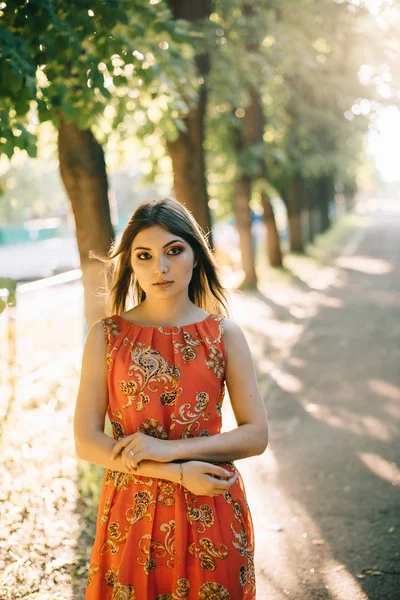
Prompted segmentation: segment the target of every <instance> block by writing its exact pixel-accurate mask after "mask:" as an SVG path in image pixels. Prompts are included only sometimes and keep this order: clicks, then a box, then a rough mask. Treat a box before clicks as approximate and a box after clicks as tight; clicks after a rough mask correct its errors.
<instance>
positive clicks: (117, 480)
mask: <svg viewBox="0 0 400 600" xmlns="http://www.w3.org/2000/svg"><path fill="white" fill-rule="evenodd" d="M102 323H103V326H104V331H105V337H106V343H107V364H108V392H109V405H108V416H109V418H110V421H111V424H112V427H113V436H114V438H116V439H117V438H120V437H122V436H125V435H130V434H132V433H134V432H136V431H141V432H144V433H146V434H147V435H152V436H154V437H157V438H161V439H165V440H166V439H178V438H189V437H194V436H209V435H215V434H217V433H219V432H220V430H221V424H222V421H221V406H222V401H223V397H224V393H225V381H224V372H225V358H226V354H225V346H224V333H223V324H224V317H223V316H221V315H213V314H209V315H208V316H207V317H206V318H205V319H204V320H203V321H199V322H197V323H192V324H189V325H183V326H179V327H178V326H176V327H146V326H141V325H137V324H135V323H131V322H129V321H127V320H126V319H124V318H122V317H120V316H117V315H114V316H112V317H109V318H105V319H103V320H102ZM221 466H223V467H224V468H226V469H227V470H229V471H231V472H234V471H236V467H235V466H234V464H233V463H223V464H222V463H221ZM254 598H255V574H254V535H253V524H252V519H251V515H250V511H249V507H248V504H247V500H246V495H245V490H244V485H243V481H242V478H241V477H240V475H239V477H238V480H237V481H236V483H235V484H234V485H233V486H232V487H231V488H230V490H229V492H227V493H226V494H221V495H217V496H214V497H211V496H196V495H194V494H192V493H191V492H190V491H189V490H188V489H186V488H185V487H184V486H182V487H181V486H180V485H179V484H176V483H173V482H170V481H167V480H164V479H159V478H150V477H143V476H138V475H134V474H125V473H122V472H120V471H112V470H110V469H107V470H106V472H105V475H104V479H103V485H102V491H101V499H100V505H99V512H98V517H97V527H96V539H95V542H94V546H93V550H92V556H91V560H90V564H89V573H88V582H87V588H86V600H207V599H208V600H254Z"/></svg>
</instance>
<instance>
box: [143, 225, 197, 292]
mask: <svg viewBox="0 0 400 600" xmlns="http://www.w3.org/2000/svg"><path fill="white" fill-rule="evenodd" d="M131 265H132V269H133V272H134V273H135V274H136V278H137V280H138V282H139V285H140V287H141V288H142V290H144V292H145V293H146V296H150V295H151V296H157V297H160V298H162V297H167V296H174V295H176V294H178V293H180V292H182V291H184V290H187V288H188V286H189V283H190V280H191V279H192V274H193V268H194V266H195V258H194V253H193V250H192V248H191V246H190V245H189V244H188V243H187V242H186V241H185V240H184V239H183V238H181V237H180V236H178V235H175V234H174V233H170V232H169V231H168V230H167V229H165V228H164V227H161V226H160V225H153V226H152V227H149V228H148V229H143V230H142V231H140V232H139V233H138V234H137V235H136V237H135V238H134V240H133V243H132V249H131Z"/></svg>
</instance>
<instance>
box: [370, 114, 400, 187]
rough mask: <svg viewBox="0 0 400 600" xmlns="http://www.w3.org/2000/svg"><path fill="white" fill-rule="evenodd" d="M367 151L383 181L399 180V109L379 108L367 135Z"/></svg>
mask: <svg viewBox="0 0 400 600" xmlns="http://www.w3.org/2000/svg"><path fill="white" fill-rule="evenodd" d="M368 151H369V153H370V154H371V155H372V156H373V157H374V159H375V164H376V168H377V169H378V171H379V172H380V173H381V175H382V179H384V180H385V181H400V110H399V109H398V108H397V107H395V106H388V107H385V108H382V109H380V111H379V117H378V120H377V122H376V126H375V127H374V130H372V131H371V132H370V133H369V136H368Z"/></svg>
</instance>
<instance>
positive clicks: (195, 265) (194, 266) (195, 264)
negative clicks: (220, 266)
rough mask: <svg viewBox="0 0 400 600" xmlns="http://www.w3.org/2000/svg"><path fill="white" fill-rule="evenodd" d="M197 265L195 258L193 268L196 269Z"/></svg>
mask: <svg viewBox="0 0 400 600" xmlns="http://www.w3.org/2000/svg"><path fill="white" fill-rule="evenodd" d="M196 267H197V260H196V259H194V263H193V269H195V268H196Z"/></svg>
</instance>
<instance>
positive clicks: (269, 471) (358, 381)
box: [238, 212, 400, 600]
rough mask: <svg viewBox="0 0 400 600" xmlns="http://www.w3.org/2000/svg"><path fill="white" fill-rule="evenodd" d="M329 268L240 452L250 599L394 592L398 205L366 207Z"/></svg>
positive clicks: (399, 555) (399, 467) (382, 596)
mask: <svg viewBox="0 0 400 600" xmlns="http://www.w3.org/2000/svg"><path fill="white" fill-rule="evenodd" d="M357 246H358V247H357ZM337 268H338V271H337V277H336V280H335V282H334V284H333V285H332V286H331V287H330V288H328V290H327V291H326V293H325V301H324V302H323V303H321V304H320V306H319V310H318V312H317V314H316V315H315V316H314V317H312V319H311V320H310V321H309V322H308V327H307V328H306V330H305V331H303V332H302V334H301V336H300V338H299V340H298V341H297V342H296V344H295V345H294V346H293V347H292V348H291V350H290V355H289V357H288V358H287V359H286V360H285V361H284V363H283V364H282V365H281V368H280V369H276V373H275V381H274V382H273V384H272V385H271V387H270V389H269V392H268V394H267V398H266V403H267V407H268V412H269V417H270V421H271V441H270V446H269V449H268V451H267V452H266V453H265V454H264V455H263V456H261V457H257V458H255V459H250V460H248V461H243V462H242V464H240V463H238V466H239V468H240V469H241V470H242V472H243V474H244V476H245V481H246V483H247V488H248V494H249V501H250V505H251V507H252V511H253V517H254V521H255V526H256V531H257V571H258V594H257V600H284V599H287V598H293V599H295V600H311V599H321V600H322V599H324V600H365V599H369V600H395V599H397V600H398V599H399V598H400V591H399V590H400V543H399V532H400V493H399V491H400V490H399V488H400V444H399V433H400V432H399V418H400V369H399V362H400V343H399V340H400V213H395V212H393V213H392V214H390V213H387V214H385V213H379V212H377V213H375V214H373V215H371V216H370V218H369V221H368V222H367V223H366V225H365V230H364V232H363V233H362V234H361V235H358V237H357V244H355V245H353V247H352V248H349V252H348V254H347V256H342V258H341V259H339V261H338V264H337Z"/></svg>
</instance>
